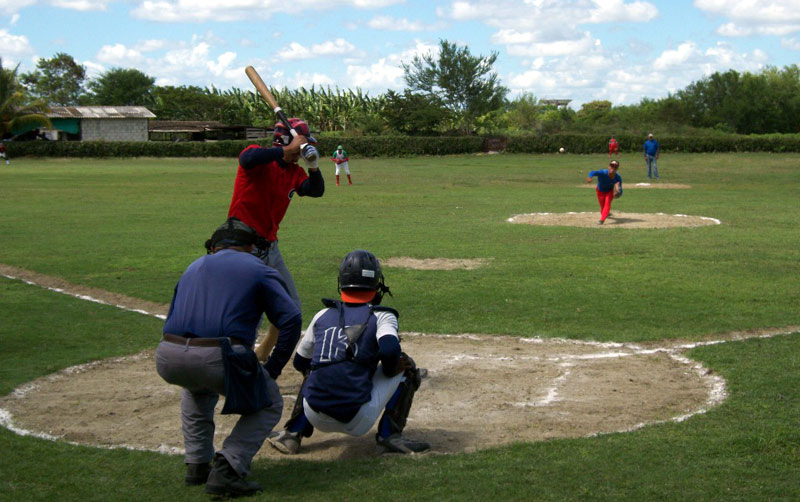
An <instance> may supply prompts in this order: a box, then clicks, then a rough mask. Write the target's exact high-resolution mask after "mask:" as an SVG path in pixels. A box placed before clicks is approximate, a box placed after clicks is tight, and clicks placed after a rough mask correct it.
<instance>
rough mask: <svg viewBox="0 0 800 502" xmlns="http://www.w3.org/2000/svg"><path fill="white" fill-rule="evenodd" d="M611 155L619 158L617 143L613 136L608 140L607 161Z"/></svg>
mask: <svg viewBox="0 0 800 502" xmlns="http://www.w3.org/2000/svg"><path fill="white" fill-rule="evenodd" d="M612 153H613V154H616V156H617V158H619V143H618V142H617V139H616V138H615V137H614V136H611V139H609V140H608V160H611V154H612Z"/></svg>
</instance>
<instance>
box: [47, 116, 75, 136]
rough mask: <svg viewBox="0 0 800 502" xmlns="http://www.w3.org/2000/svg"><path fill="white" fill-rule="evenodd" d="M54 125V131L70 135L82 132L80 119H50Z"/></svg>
mask: <svg viewBox="0 0 800 502" xmlns="http://www.w3.org/2000/svg"><path fill="white" fill-rule="evenodd" d="M50 122H52V123H53V129H58V130H59V131H64V132H68V133H70V134H78V133H79V132H81V121H80V119H50Z"/></svg>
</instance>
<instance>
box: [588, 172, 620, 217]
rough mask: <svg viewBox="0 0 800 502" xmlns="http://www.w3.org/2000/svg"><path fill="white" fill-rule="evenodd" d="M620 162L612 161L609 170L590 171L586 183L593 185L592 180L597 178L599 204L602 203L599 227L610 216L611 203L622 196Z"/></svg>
mask: <svg viewBox="0 0 800 502" xmlns="http://www.w3.org/2000/svg"><path fill="white" fill-rule="evenodd" d="M618 169H619V161H617V160H612V161H611V162H609V163H608V169H598V170H595V171H589V175H588V176H587V177H586V183H591V182H592V178H594V177H595V176H597V188H596V190H595V191H596V192H597V202H599V203H600V221H598V222H597V224H598V225H602V224H603V223H605V221H606V218H608V214H609V213H610V212H611V201H612V200H613V199H617V198H619V197H621V196H622V177H621V176H620V175H619V174H618V173H617V170H618Z"/></svg>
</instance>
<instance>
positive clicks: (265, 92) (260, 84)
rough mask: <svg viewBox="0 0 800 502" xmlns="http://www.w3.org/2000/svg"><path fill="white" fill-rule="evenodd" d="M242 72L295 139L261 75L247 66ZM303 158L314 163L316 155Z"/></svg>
mask: <svg viewBox="0 0 800 502" xmlns="http://www.w3.org/2000/svg"><path fill="white" fill-rule="evenodd" d="M244 72H245V73H246V74H247V78H249V79H250V82H252V83H253V85H254V86H256V90H257V91H258V93H259V94H261V97H262V98H264V101H266V102H267V104H268V105H269V106H270V108H272V111H274V112H275V115H277V116H278V120H280V121H281V122H283V125H285V126H286V128H287V129H289V132H290V133H291V134H292V137H293V138H296V137H297V131H295V130H294V127H292V124H290V123H289V118H288V117H287V116H286V114H285V113H283V109H282V108H281V107H280V106H279V105H278V101H277V100H276V99H275V96H273V95H272V93H271V92H269V89H267V84H265V83H264V81H263V80H261V75H259V74H258V72H257V71H256V69H255V68H253V67H252V66H248V67H247V68H245V69H244ZM303 148H304V149H305V145H303ZM304 158H305V159H306V160H308V161H309V162H314V161H315V160H317V157H316V155H313V156H311V157H308V156H304Z"/></svg>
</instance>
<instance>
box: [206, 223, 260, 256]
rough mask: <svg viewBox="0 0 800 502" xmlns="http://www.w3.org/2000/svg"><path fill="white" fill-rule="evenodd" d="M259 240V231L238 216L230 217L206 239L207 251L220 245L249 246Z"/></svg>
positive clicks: (209, 251)
mask: <svg viewBox="0 0 800 502" xmlns="http://www.w3.org/2000/svg"><path fill="white" fill-rule="evenodd" d="M257 240H258V233H257V232H256V231H255V230H253V229H252V228H250V227H249V226H248V225H245V224H244V223H242V222H241V221H240V220H238V219H236V218H228V219H227V220H225V223H223V224H222V225H220V226H219V228H217V229H216V230H215V231H214V234H213V235H212V236H211V238H210V239H208V240H207V241H206V252H207V253H209V254H210V253H212V252H213V251H214V248H216V247H219V246H249V245H250V244H255V243H256V241H257Z"/></svg>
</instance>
